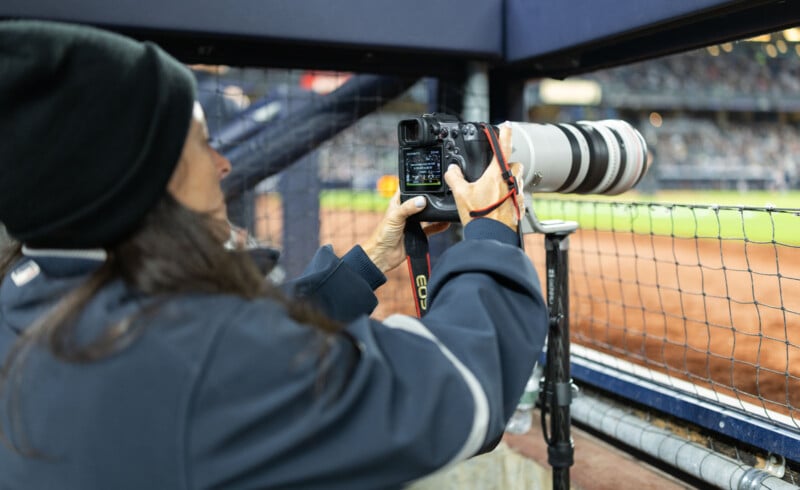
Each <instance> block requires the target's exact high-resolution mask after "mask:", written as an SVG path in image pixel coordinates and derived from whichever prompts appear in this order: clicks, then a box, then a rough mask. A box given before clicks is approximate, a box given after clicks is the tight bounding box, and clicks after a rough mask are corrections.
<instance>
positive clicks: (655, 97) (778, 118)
mask: <svg viewBox="0 0 800 490" xmlns="http://www.w3.org/2000/svg"><path fill="white" fill-rule="evenodd" d="M797 34H798V37H799V38H798V39H797V41H800V32H798V33H797ZM784 37H785V35H784ZM784 37H781V34H780V33H776V34H773V35H771V36H767V38H766V39H762V41H764V42H747V41H741V42H737V43H726V44H723V45H720V46H711V47H707V48H703V49H699V50H696V51H693V52H689V53H683V54H678V55H672V56H667V57H663V58H659V59H654V60H649V61H645V62H640V63H635V64H631V65H627V66H622V67H617V68H612V69H607V70H603V71H598V72H594V73H590V74H586V75H582V76H580V77H576V78H578V79H580V80H589V81H593V82H594V83H595V84H597V85H598V86H599V89H600V91H601V92H602V95H603V96H602V99H601V100H599V101H597V102H596V103H592V104H590V105H584V106H583V107H578V106H570V105H569V104H565V105H561V106H559V107H556V108H555V110H551V111H536V110H531V111H529V112H530V113H531V114H532V116H531V121H532V122H559V121H568V120H575V119H580V118H586V119H600V118H620V119H626V120H628V121H630V122H631V123H632V124H634V125H636V126H637V127H638V129H639V130H640V131H641V132H642V133H643V135H644V136H645V138H646V139H647V141H648V145H649V147H650V148H651V150H652V153H653V156H654V161H655V165H654V166H653V170H652V175H651V176H649V177H648V178H647V179H646V181H645V182H643V183H642V186H641V187H642V189H641V190H643V191H645V192H648V191H654V190H657V189H662V188H721V189H739V190H748V189H769V190H788V189H796V188H798V187H800V175H798V174H799V173H800V168H798V161H797V160H798V158H800V157H799V156H798V155H800V42H789V38H785V39H784ZM196 73H197V75H198V81H199V82H200V93H201V102H203V103H204V106H206V108H207V109H206V112H207V113H208V117H209V125H210V129H211V132H212V137H214V133H215V132H218V130H219V129H220V128H222V127H224V125H225V124H228V123H229V122H230V120H231V118H233V117H235V115H236V114H238V113H240V111H242V110H245V109H247V107H248V106H249V105H250V104H262V105H263V101H264V100H266V99H269V100H270V101H271V102H270V104H269V107H271V111H272V112H271V114H270V115H269V117H270V118H272V117H277V118H280V117H281V113H282V112H285V111H288V110H291V108H292V107H293V106H297V105H298V104H302V103H304V102H305V101H306V99H307V98H308V97H311V96H312V95H311V94H316V96H320V95H324V94H327V93H329V92H331V91H332V90H335V88H336V87H338V86H339V85H340V84H342V83H345V82H346V81H347V79H348V77H349V74H341V73H313V72H303V71H298V70H263V69H227V68H226V69H224V70H222V71H221V70H220V69H219V68H216V69H214V68H212V69H209V68H208V67H196ZM568 81H569V79H568ZM539 83H540V82H539V81H531V82H530V83H529V84H528V86H527V87H526V93H532V94H534V96H533V97H527V103H528V104H529V105H530V106H531V107H532V108H534V109H535V108H541V107H543V106H547V104H548V101H546V100H544V99H543V98H539V97H538V95H537V94H538V92H537V89H538V86H539ZM287 87H289V88H291V89H287ZM428 101H429V84H427V83H426V81H425V80H422V81H420V82H419V83H417V84H416V85H415V86H414V87H413V88H412V89H411V90H409V91H408V92H407V93H406V94H405V95H404V96H403V97H402V98H401V100H396V101H393V102H392V103H391V104H389V105H387V106H385V107H384V108H383V109H381V110H380V111H378V112H377V113H374V114H372V115H369V116H367V117H365V118H364V119H362V120H360V121H359V122H357V123H356V124H355V125H354V126H352V127H351V128H349V129H348V130H346V131H343V132H342V133H340V134H339V135H337V136H336V137H334V138H332V139H331V140H329V141H328V142H326V143H325V144H323V145H322V146H321V147H320V148H318V149H317V150H316V153H315V154H316V158H317V161H318V168H319V176H320V178H321V180H322V183H323V184H322V185H323V187H329V188H330V187H347V188H355V189H373V188H374V186H375V182H376V181H377V179H378V178H380V176H381V175H385V174H394V173H396V170H397V169H396V166H397V140H396V128H397V122H398V121H399V120H400V119H403V118H406V117H412V116H415V115H418V114H420V113H422V112H427V111H429V109H428ZM542 114H544V116H542ZM265 123H269V121H268V120H265ZM261 188H262V189H269V188H271V185H270V183H269V182H266V183H264V184H262V186H261Z"/></svg>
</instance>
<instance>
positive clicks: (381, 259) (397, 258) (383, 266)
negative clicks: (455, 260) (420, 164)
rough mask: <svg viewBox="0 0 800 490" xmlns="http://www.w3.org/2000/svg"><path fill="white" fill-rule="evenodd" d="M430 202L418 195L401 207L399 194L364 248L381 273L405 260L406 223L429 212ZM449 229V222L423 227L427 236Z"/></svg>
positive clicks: (390, 204)
mask: <svg viewBox="0 0 800 490" xmlns="http://www.w3.org/2000/svg"><path fill="white" fill-rule="evenodd" d="M427 202H428V201H427V200H426V199H425V198H424V197H423V196H417V197H415V198H413V199H409V200H408V201H406V202H404V203H402V204H401V203H400V193H399V192H398V193H395V195H394V197H392V200H391V201H390V202H389V209H388V210H386V215H385V216H384V217H383V220H381V222H380V224H378V227H377V228H376V229H375V231H374V232H373V233H372V236H371V237H370V238H369V240H367V241H366V242H365V243H364V245H362V248H363V249H364V252H366V254H367V256H368V257H369V258H370V260H372V262H373V263H374V264H375V266H376V267H377V268H378V269H380V270H381V272H384V273H385V272H388V271H390V270H392V269H394V268H395V267H397V266H398V265H400V264H401V263H403V260H405V258H406V247H405V244H404V243H403V230H404V229H405V226H406V220H407V219H408V218H409V217H410V216H413V215H415V214H417V213H419V212H420V211H422V210H423V209H425V205H426V204H427ZM448 226H450V224H449V223H431V224H429V225H427V226H425V227H423V231H424V232H425V234H426V235H433V234H434V233H439V232H440V231H444V230H446V229H447V227H448Z"/></svg>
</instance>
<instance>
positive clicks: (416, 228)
mask: <svg viewBox="0 0 800 490" xmlns="http://www.w3.org/2000/svg"><path fill="white" fill-rule="evenodd" d="M481 129H482V130H483V132H484V134H485V135H486V138H487V139H488V140H489V145H490V146H491V148H492V152H493V153H494V155H495V157H496V158H497V163H498V164H499V165H500V171H501V172H502V176H503V180H505V182H506V184H508V193H507V194H506V195H505V196H503V197H502V198H501V199H500V200H499V201H497V202H496V203H494V204H492V205H490V206H487V207H485V208H483V209H475V210H472V211H470V212H469V215H470V216H471V217H473V218H481V217H483V216H486V215H487V214H489V213H491V212H492V211H494V210H495V209H497V208H499V207H500V206H501V205H502V204H503V203H504V202H506V200H508V199H509V198H510V199H512V203H513V204H514V210H515V211H516V213H517V223H518V227H517V230H518V233H519V243H520V247H522V248H524V243H525V242H524V241H523V237H522V223H521V216H520V209H519V204H518V203H517V196H518V194H519V189H518V187H517V179H516V177H514V174H512V173H511V167H509V166H508V163H507V162H506V158H505V155H503V152H502V151H500V143H499V142H498V140H497V134H496V133H495V131H494V127H492V126H490V125H488V124H481ZM403 240H404V244H405V247H406V262H407V263H408V274H409V276H411V289H412V291H413V293H412V294H413V296H414V307H415V308H416V310H417V317H419V318H422V316H423V315H425V313H427V312H428V279H429V278H430V275H431V257H430V252H429V250H428V237H427V236H426V235H425V232H424V231H423V230H422V225H421V223H420V222H419V220H415V219H409V220H407V221H406V226H405V230H404V238H403Z"/></svg>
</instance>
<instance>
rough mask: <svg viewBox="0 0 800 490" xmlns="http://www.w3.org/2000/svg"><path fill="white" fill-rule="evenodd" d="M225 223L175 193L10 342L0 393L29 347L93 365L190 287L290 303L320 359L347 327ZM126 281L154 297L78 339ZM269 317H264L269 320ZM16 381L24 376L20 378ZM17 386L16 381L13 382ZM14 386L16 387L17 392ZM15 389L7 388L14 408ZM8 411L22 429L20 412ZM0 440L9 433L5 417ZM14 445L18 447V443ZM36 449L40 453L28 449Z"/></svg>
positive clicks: (6, 263) (4, 263) (5, 267)
mask: <svg viewBox="0 0 800 490" xmlns="http://www.w3.org/2000/svg"><path fill="white" fill-rule="evenodd" d="M226 226H227V224H226V223H223V222H220V220H218V219H214V218H212V217H211V216H207V215H204V214H200V213H197V212H194V211H191V210H189V209H187V208H185V207H184V206H182V205H181V204H179V203H178V202H177V201H176V200H175V199H174V198H173V197H172V196H170V195H169V194H167V195H165V197H164V198H162V199H161V201H160V202H159V203H158V204H157V205H156V206H155V208H154V209H153V210H152V211H151V212H150V213H149V214H148V215H147V217H146V218H145V220H144V222H143V224H142V226H141V227H140V228H139V229H138V231H136V232H135V233H134V234H133V235H131V236H130V237H129V238H127V239H125V240H124V241H122V242H120V243H119V244H117V245H115V246H113V247H111V248H109V249H108V250H107V252H108V257H107V259H106V261H105V262H104V263H103V264H102V265H101V266H100V267H99V268H98V269H97V270H96V271H95V272H94V273H92V274H91V275H90V276H89V277H88V279H87V280H86V281H85V282H84V283H83V284H82V285H81V286H79V287H77V288H75V289H73V290H72V291H70V292H69V293H67V294H66V295H65V296H64V297H63V298H62V299H61V300H60V301H59V302H58V304H57V305H56V306H55V307H54V308H53V309H52V310H51V311H50V313H49V314H47V315H45V316H44V317H42V318H40V319H39V320H37V321H36V323H35V324H34V325H32V326H30V327H29V328H27V329H26V330H25V331H24V332H23V333H22V334H21V335H20V336H19V337H18V340H17V342H16V343H15V344H14V346H13V347H12V348H11V350H10V352H9V354H8V356H7V357H6V360H5V362H4V364H3V366H2V370H0V395H2V394H3V392H4V391H5V389H6V388H7V387H8V386H9V385H12V382H11V381H12V380H14V379H17V378H18V377H19V375H20V372H21V368H22V364H23V363H24V360H25V357H26V355H27V353H28V352H29V351H30V350H31V348H33V347H34V346H41V347H45V348H46V349H47V350H49V351H50V352H51V353H52V355H53V356H54V357H55V358H57V359H59V360H62V361H64V362H69V363H87V362H93V361H96V360H99V359H103V358H105V357H108V356H110V355H112V354H114V353H116V352H119V351H121V350H123V349H124V348H125V347H127V346H129V345H130V344H131V343H132V342H133V341H135V339H136V338H137V337H138V336H139V335H140V334H141V333H142V330H143V329H144V328H146V325H147V323H146V322H145V321H139V320H141V319H143V318H146V316H147V315H148V314H150V313H153V312H154V311H155V310H157V308H158V306H159V305H161V304H163V302H165V301H168V300H169V298H171V297H173V296H175V295H178V294H181V293H188V292H201V293H222V294H234V295H238V296H241V297H243V298H247V299H256V298H261V297H267V298H271V299H273V300H275V301H277V302H279V303H281V304H283V305H285V307H286V310H287V312H288V315H289V316H290V317H291V318H293V319H295V320H297V321H299V322H301V323H304V324H307V325H309V326H311V328H315V329H317V330H318V331H319V332H320V334H321V335H320V336H319V339H320V348H321V349H322V351H321V355H320V358H322V355H324V350H325V346H326V345H328V342H327V341H328V340H329V339H330V336H329V335H330V334H331V333H334V332H337V331H339V330H340V329H341V326H340V325H339V324H338V323H336V322H334V321H332V320H330V319H328V318H327V317H326V316H325V315H323V314H321V313H318V312H317V311H316V310H314V309H313V308H311V307H310V306H308V305H307V304H305V303H303V302H300V301H289V300H288V299H287V298H286V297H285V296H284V295H283V294H282V293H281V291H280V290H279V289H277V288H276V287H275V286H273V285H271V284H270V283H269V282H268V281H266V280H265V279H264V276H263V274H262V272H261V271H260V270H259V269H258V267H257V266H256V265H255V264H254V263H253V261H252V260H251V259H250V257H249V256H248V255H247V254H246V253H244V252H236V251H230V250H226V249H225V248H224V247H223V246H222V241H223V240H222V239H221V238H220V237H222V236H227V230H226V229H225V228H226ZM21 256H22V253H21V247H20V245H19V244H12V245H11V246H10V247H9V249H8V251H7V252H6V254H5V255H4V256H3V257H0V277H1V276H5V275H6V273H7V272H8V271H9V270H10V269H11V267H12V266H13V265H14V264H15V263H16V262H17V261H18V260H19V259H20V258H21ZM117 279H122V280H124V281H125V282H126V283H127V284H128V285H129V286H130V287H131V288H132V289H133V290H134V291H136V292H137V293H142V294H143V295H145V296H147V297H150V298H153V299H154V300H155V301H152V302H150V306H148V307H147V311H141V312H139V314H137V316H136V317H135V318H126V319H124V320H123V321H120V322H117V323H114V324H111V325H108V326H106V328H104V329H103V330H102V333H101V334H100V335H98V336H97V337H96V338H94V339H93V340H92V341H90V342H88V343H87V342H83V341H82V342H78V340H77V335H76V329H77V327H78V325H77V324H76V321H75V320H76V318H77V316H78V314H79V313H80V312H81V310H82V309H83V308H84V306H85V305H86V304H87V303H88V302H89V300H91V298H92V297H93V296H94V295H95V294H96V293H97V292H98V291H100V290H101V289H102V288H103V287H105V286H106V285H107V284H109V283H110V282H111V281H114V280H117ZM267 322H268V320H265V324H266V323H267ZM17 381H18V379H17ZM14 385H15V387H16V384H14ZM14 391H16V390H14ZM14 391H11V392H9V393H8V395H9V398H8V399H7V401H8V402H9V407H10V408H12V409H13V408H14V407H13V405H14V403H11V402H12V399H13V398H15V396H14V395H15V393H14ZM11 411H12V416H11V417H10V419H11V421H12V427H14V428H17V427H19V417H18V415H19V414H17V415H16V416H14V415H13V412H15V410H11ZM0 438H2V439H3V440H4V441H5V442H9V441H8V440H9V439H10V438H7V437H5V433H4V431H3V427H2V423H0ZM12 446H13V448H14V449H15V450H20V448H18V447H17V446H16V445H14V444H13V443H12ZM22 452H25V453H28V454H33V455H35V452H33V451H28V450H23V451H22Z"/></svg>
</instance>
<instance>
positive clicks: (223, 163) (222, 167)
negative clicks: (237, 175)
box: [213, 150, 231, 180]
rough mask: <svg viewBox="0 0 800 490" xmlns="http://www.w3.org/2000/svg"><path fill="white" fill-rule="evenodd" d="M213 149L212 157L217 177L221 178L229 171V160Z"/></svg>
mask: <svg viewBox="0 0 800 490" xmlns="http://www.w3.org/2000/svg"><path fill="white" fill-rule="evenodd" d="M213 151H214V159H215V160H216V163H217V171H218V172H219V179H220V180H222V179H224V178H225V177H227V176H228V174H229V173H231V162H230V160H228V159H227V158H225V157H224V156H222V155H220V153H219V152H218V151H216V150H213Z"/></svg>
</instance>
